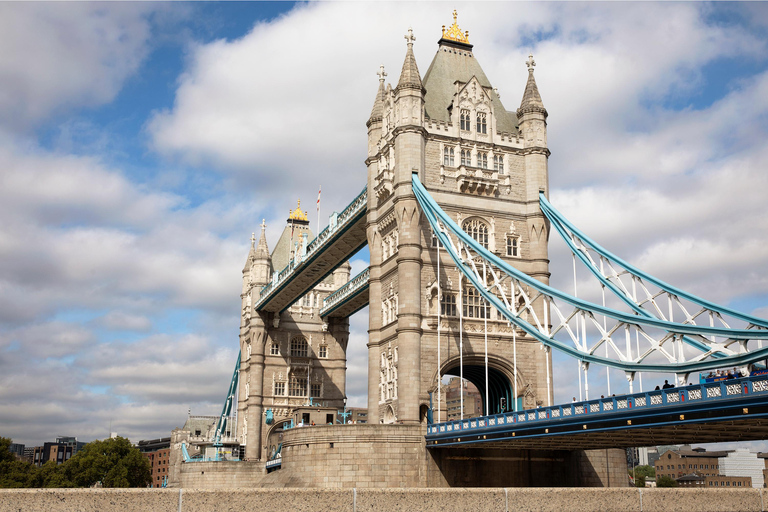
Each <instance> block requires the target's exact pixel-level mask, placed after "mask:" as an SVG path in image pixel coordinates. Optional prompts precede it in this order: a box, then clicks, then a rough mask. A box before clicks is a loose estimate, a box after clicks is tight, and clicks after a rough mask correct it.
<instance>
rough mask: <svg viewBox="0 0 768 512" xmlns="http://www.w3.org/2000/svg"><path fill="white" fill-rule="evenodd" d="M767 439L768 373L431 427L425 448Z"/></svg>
mask: <svg viewBox="0 0 768 512" xmlns="http://www.w3.org/2000/svg"><path fill="white" fill-rule="evenodd" d="M764 439H768V375H761V376H755V377H746V378H742V379H733V380H727V381H721V382H712V383H703V384H695V385H692V386H687V387H683V388H670V389H662V390H658V391H649V392H645V393H636V394H631V395H623V396H612V397H607V398H601V399H599V400H588V401H584V402H575V403H571V404H565V405H555V406H551V407H540V408H537V409H532V410H525V411H518V412H509V413H505V414H496V415H490V416H483V417H479V418H471V419H464V420H462V421H448V422H445V423H438V424H434V425H430V426H429V427H428V429H427V435H426V441H427V447H428V448H431V449H439V448H448V447H450V448H480V447H482V448H486V447H488V448H490V447H499V448H521V449H542V450H574V449H583V450H591V449H601V448H626V447H631V446H657V445H665V444H688V443H715V442H731V441H754V440H764Z"/></svg>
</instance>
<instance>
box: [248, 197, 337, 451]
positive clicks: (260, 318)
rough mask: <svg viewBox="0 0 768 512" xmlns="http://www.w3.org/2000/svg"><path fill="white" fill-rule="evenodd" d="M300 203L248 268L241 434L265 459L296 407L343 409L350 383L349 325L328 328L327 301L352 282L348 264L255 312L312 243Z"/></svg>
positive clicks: (257, 247) (331, 323)
mask: <svg viewBox="0 0 768 512" xmlns="http://www.w3.org/2000/svg"><path fill="white" fill-rule="evenodd" d="M313 238H314V235H313V234H312V232H311V231H310V229H309V221H308V220H307V214H306V212H305V211H302V209H301V204H300V203H299V205H298V206H297V207H296V209H295V210H292V211H290V213H289V215H288V220H287V222H286V225H285V227H284V228H283V232H282V234H281V236H280V238H279V239H278V242H277V244H276V245H275V249H274V250H273V251H272V253H271V254H270V252H269V249H268V247H267V240H266V225H265V224H264V223H263V222H262V225H261V236H260V237H259V242H258V244H256V243H255V236H254V237H252V239H251V240H252V241H251V250H250V252H249V253H248V258H247V260H246V263H245V267H244V268H243V290H242V295H241V297H242V315H241V322H240V350H241V352H240V354H241V363H240V378H239V389H238V392H239V398H238V404H237V407H238V416H237V419H238V421H237V423H238V425H237V435H238V437H239V441H240V443H241V444H243V445H245V457H246V458H247V459H249V460H256V459H262V460H263V459H265V458H266V457H267V456H269V455H270V454H271V453H270V452H271V451H272V450H273V449H274V448H275V447H276V446H273V445H276V444H277V443H274V442H271V441H270V439H271V434H273V433H275V432H276V431H278V430H281V429H282V426H283V424H284V423H286V422H288V421H290V419H291V416H290V415H291V412H292V411H293V410H294V409H295V408H296V407H302V406H306V405H308V404H309V402H310V400H312V403H314V404H319V405H325V406H328V407H335V408H342V407H343V406H344V403H345V402H344V399H345V386H346V361H347V359H346V351H347V342H348V340H349V320H348V319H347V318H331V319H328V322H327V323H325V322H323V320H322V319H321V318H320V315H319V311H320V308H321V307H322V304H323V300H324V299H325V298H326V297H327V296H328V295H330V294H331V293H333V292H334V291H336V290H337V289H338V288H340V287H341V286H343V285H344V284H346V283H347V281H349V272H350V265H349V263H348V262H345V263H343V264H341V265H340V266H339V267H338V268H337V269H336V270H334V271H333V273H331V274H330V275H328V277H326V278H325V279H323V280H322V281H321V282H320V283H319V284H317V285H316V286H315V287H314V288H313V289H311V290H310V291H309V292H307V293H306V294H305V295H304V296H303V297H301V298H299V299H298V300H297V301H296V302H294V303H293V304H291V305H290V306H289V307H288V308H287V309H285V310H284V311H281V312H275V313H268V312H263V311H255V310H254V305H255V303H256V302H257V301H258V299H259V293H260V290H261V288H262V287H263V286H265V285H266V284H267V283H269V282H270V281H271V279H272V276H273V271H274V270H276V271H280V270H282V269H283V268H285V267H286V266H287V265H288V264H289V263H290V261H291V260H293V259H294V256H295V254H296V253H297V251H299V250H301V247H302V244H306V243H307V240H312V239H313Z"/></svg>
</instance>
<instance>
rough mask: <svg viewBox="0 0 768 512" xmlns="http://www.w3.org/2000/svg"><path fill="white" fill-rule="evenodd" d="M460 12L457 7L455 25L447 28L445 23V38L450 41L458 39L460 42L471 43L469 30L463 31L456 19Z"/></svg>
mask: <svg viewBox="0 0 768 512" xmlns="http://www.w3.org/2000/svg"><path fill="white" fill-rule="evenodd" d="M458 16H459V14H458V13H457V12H456V9H454V10H453V25H451V27H450V28H449V29H448V30H446V29H445V25H443V39H448V40H450V41H458V42H459V43H466V44H469V31H467V32H466V33H464V32H462V31H461V29H460V28H459V23H458V22H457V21H456V19H457V18H458Z"/></svg>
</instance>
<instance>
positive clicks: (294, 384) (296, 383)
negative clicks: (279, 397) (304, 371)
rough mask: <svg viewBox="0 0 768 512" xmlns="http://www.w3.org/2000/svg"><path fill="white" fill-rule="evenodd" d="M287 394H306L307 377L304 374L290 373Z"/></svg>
mask: <svg viewBox="0 0 768 512" xmlns="http://www.w3.org/2000/svg"><path fill="white" fill-rule="evenodd" d="M288 395H289V396H307V378H306V377H304V376H301V377H300V376H298V375H291V381H290V383H289V386H288Z"/></svg>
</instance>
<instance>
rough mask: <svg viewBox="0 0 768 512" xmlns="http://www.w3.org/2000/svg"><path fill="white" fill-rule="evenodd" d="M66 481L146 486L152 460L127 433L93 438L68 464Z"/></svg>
mask: <svg viewBox="0 0 768 512" xmlns="http://www.w3.org/2000/svg"><path fill="white" fill-rule="evenodd" d="M63 469H64V481H65V482H66V481H69V482H71V483H72V484H73V485H75V486H77V487H90V486H92V485H93V484H95V483H96V482H101V485H103V486H104V487H146V486H147V485H149V483H150V482H151V481H152V475H151V467H150V465H149V461H148V460H147V458H146V457H144V456H143V455H142V454H141V452H140V451H139V450H138V448H136V447H134V446H133V445H132V444H131V442H130V441H129V440H128V439H126V438H124V437H115V438H110V439H105V440H103V441H92V442H90V443H88V444H87V445H85V447H84V448H83V449H82V450H81V451H79V452H77V454H76V455H75V456H74V457H72V458H71V459H69V460H68V461H67V462H66V463H65V464H64V467H63Z"/></svg>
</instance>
